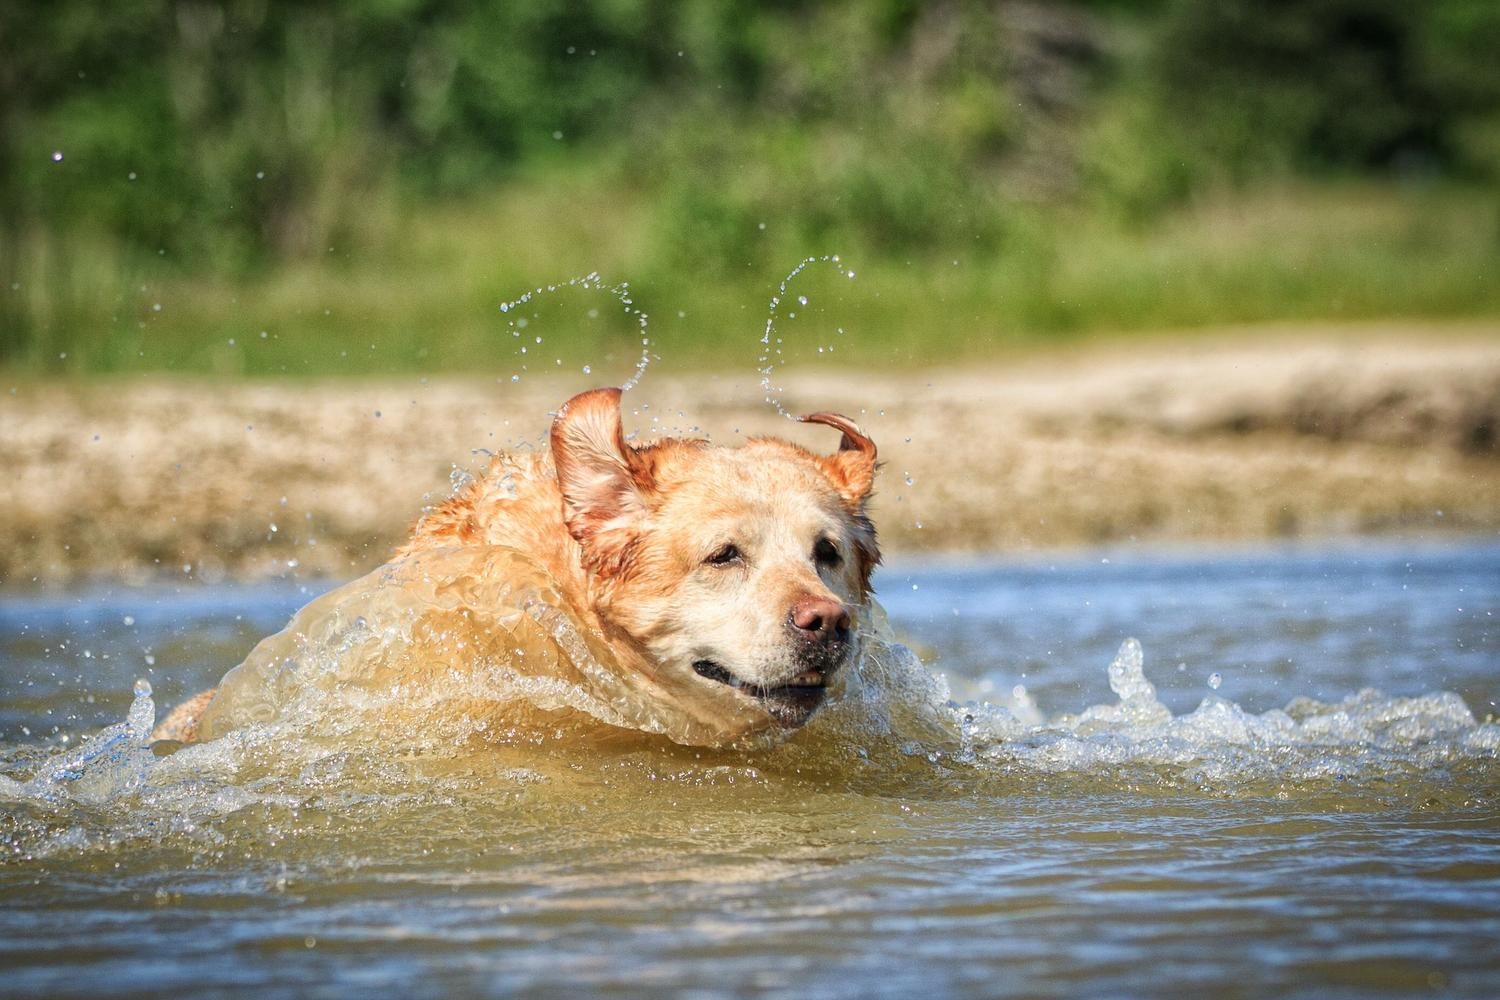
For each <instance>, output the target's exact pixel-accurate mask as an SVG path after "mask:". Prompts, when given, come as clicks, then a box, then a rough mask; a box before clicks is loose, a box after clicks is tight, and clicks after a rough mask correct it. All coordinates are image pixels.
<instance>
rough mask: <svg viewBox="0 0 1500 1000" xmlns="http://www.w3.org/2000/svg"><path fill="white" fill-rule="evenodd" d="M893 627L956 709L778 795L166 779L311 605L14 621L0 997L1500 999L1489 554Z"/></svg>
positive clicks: (869, 743) (925, 578) (978, 587)
mask: <svg viewBox="0 0 1500 1000" xmlns="http://www.w3.org/2000/svg"><path fill="white" fill-rule="evenodd" d="M877 585H878V586H879V588H880V591H881V598H882V601H883V602H884V604H885V606H886V608H887V610H888V612H889V614H890V617H891V619H892V621H893V622H894V623H895V624H896V626H897V628H898V629H899V631H900V632H901V633H902V635H903V636H904V637H905V638H906V639H907V641H908V642H909V643H910V644H911V645H912V647H913V648H914V649H915V650H916V651H917V652H918V653H919V654H920V655H922V656H923V657H924V658H927V659H929V660H933V661H935V662H936V664H937V667H936V669H937V670H938V671H939V672H940V674H941V676H940V677H939V678H938V679H937V680H936V681H934V682H932V683H931V684H930V685H924V684H922V683H918V682H917V681H916V680H913V679H911V678H908V680H909V681H910V683H905V684H896V683H892V682H891V680H890V677H886V678H885V679H884V680H883V681H882V683H881V684H874V683H872V684H871V685H869V686H867V687H866V688H864V689H862V690H863V691H864V695H863V696H862V697H866V703H862V704H860V705H856V706H852V707H851V706H849V705H844V706H841V707H840V708H839V709H837V710H835V711H833V712H830V713H829V714H828V717H827V718H826V719H823V720H820V721H815V722H814V724H813V725H812V726H810V727H809V728H808V730H806V731H804V733H803V734H801V735H800V736H798V737H797V738H796V739H795V740H793V741H792V742H791V743H790V744H788V745H787V746H785V747H783V748H780V749H778V750H774V751H753V752H743V751H734V752H730V751H710V750H702V749H689V748H684V747H676V746H674V745H672V744H669V743H666V742H662V741H659V738H654V739H657V740H658V741H657V742H653V741H652V739H647V738H642V739H638V740H622V741H619V742H618V743H616V744H609V743H607V742H606V743H605V744H603V745H596V746H590V747H587V748H583V749H580V748H578V747H577V746H574V745H560V744H558V743H557V742H555V741H549V740H548V739H546V738H545V734H543V736H542V737H541V738H538V737H537V736H536V734H529V735H528V734H506V733H503V732H489V733H484V734H474V733H469V734H467V735H461V736H459V737H453V739H456V740H457V742H456V743H455V742H452V741H450V736H451V734H447V735H445V736H443V737H442V738H440V739H423V738H420V736H421V734H411V735H412V738H411V739H408V740H399V739H398V740H392V739H390V738H389V734H385V735H383V736H382V737H381V739H379V740H361V739H359V738H358V734H357V733H356V734H348V733H345V734H342V735H340V736H339V737H337V738H322V737H319V736H318V735H317V734H311V735H309V734H305V733H302V734H299V733H297V732H293V731H290V730H288V729H285V728H282V729H278V728H277V727H275V726H268V727H262V728H259V729H257V728H256V727H251V728H250V729H249V730H247V731H246V732H244V733H241V734H237V735H231V736H230V737H228V738H226V739H224V740H220V741H217V742H215V743H212V744H208V745H205V746H199V747H189V748H186V749H182V750H179V751H178V752H176V753H172V754H170V755H167V756H157V755H156V754H154V753H153V752H152V751H151V750H149V749H144V748H142V746H141V744H140V740H139V733H140V731H141V728H142V724H143V719H145V717H146V716H147V715H148V714H149V713H150V712H151V710H152V708H153V705H152V703H153V701H154V702H155V703H156V704H160V705H163V706H165V705H169V704H173V703H175V702H176V701H177V700H179V699H181V698H182V697H184V696H186V695H187V694H190V693H191V692H192V691H194V690H197V689H198V688H200V687H202V686H205V685H207V684H211V683H213V682H214V681H215V680H216V679H217V677H218V675H219V674H221V673H222V672H223V670H224V669H225V668H227V667H228V666H231V665H233V664H234V663H236V662H238V659H239V658H240V657H242V656H243V655H244V653H245V652H246V651H247V650H248V648H249V647H250V645H251V644H252V643H253V642H254V641H255V640H256V639H258V638H259V637H260V636H262V635H264V634H267V633H269V632H272V631H275V630H276V629H277V628H279V627H281V625H282V624H284V622H285V620H286V618H287V617H288V616H289V615H290V613H291V612H292V611H293V610H295V609H296V608H297V607H299V606H300V605H301V604H303V603H305V602H306V601H307V600H308V598H309V597H311V596H313V594H314V593H315V592H316V589H317V588H312V587H306V588H303V587H301V586H299V585H297V584H286V585H282V586H274V587H262V588H254V589H250V588H197V589H180V590H179V589H162V590H156V591H110V590H96V591H90V592H85V593H79V594H71V595H64V596H59V597H16V596H8V597H7V598H6V599H5V600H4V602H3V604H0V774H3V775H4V776H5V778H4V780H3V781H0V852H3V854H0V857H3V860H0V995H6V996H48V997H53V996H69V995H85V994H87V995H97V994H98V993H100V992H108V993H109V994H111V995H131V994H148V993H151V994H155V993H161V992H165V991H169V990H184V991H193V992H195V993H196V992H202V991H203V988H204V987H205V986H211V987H212V988H213V990H215V991H217V992H221V993H232V994H251V993H254V994H256V995H259V996H275V995H290V994H299V995H308V994H313V995H320V994H328V995H348V994H351V993H357V992H361V991H370V992H374V991H379V992H381V993H387V994H391V995H412V996H463V995H497V994H500V995H509V994H513V993H521V994H562V993H572V992H579V991H583V992H589V993H611V994H618V995H651V996H658V995H688V994H691V995H696V996H730V995H743V994H746V993H767V994H773V995H783V996H796V997H819V996H850V995H857V996H864V995H903V996H906V995H921V996H928V995H932V996H939V995H984V996H995V995H1018V996H1019V995H1026V996H1034V995H1059V996H1061V995H1067V996H1095V995H1111V996H1121V995H1162V994H1189V995H1206V996H1258V995H1267V994H1270V995H1277V996H1306V997H1327V996H1375V995H1378V996H1401V995H1427V994H1430V993H1433V992H1438V993H1441V994H1444V995H1456V996H1469V997H1493V996H1496V995H1500V761H1497V756H1500V726H1497V725H1496V724H1494V723H1489V722H1485V721H1484V720H1485V719H1486V717H1487V716H1488V715H1489V714H1490V713H1492V712H1494V711H1495V708H1494V705H1495V702H1496V700H1497V699H1500V669H1497V666H1500V633H1497V630H1496V627H1495V615H1496V612H1497V610H1500V546H1497V545H1495V544H1490V543H1485V544H1471V545H1468V546H1466V547H1462V548H1457V547H1423V546H1416V545H1392V546H1381V547H1372V546H1361V547H1348V548H1340V547H1333V548H1323V549H1316V550H1285V551H1282V550H1260V551H1251V552H1242V553H1228V554H1224V553H1219V554H1207V555H1205V554H1191V553H1188V554H1172V553H1162V552H1156V553H1108V554H1092V555H1085V556H1076V557H1070V558H1067V559H1062V558H1059V559H1055V560H1050V559H1039V560H1035V561H1025V562H1019V563H1018V562H1008V563H963V564H925V565H919V564H906V565H903V564H897V565H894V566H890V567H887V568H885V569H884V570H882V572H881V573H880V575H879V577H878V579H877ZM1132 636H1133V637H1136V638H1138V639H1139V641H1140V645H1139V647H1136V646H1135V645H1134V644H1132V643H1130V642H1128V641H1126V640H1128V639H1129V638H1130V637H1132ZM1117 654H1118V655H1117ZM890 655H891V656H892V657H893V662H900V663H907V664H908V665H909V662H908V661H906V660H904V659H902V658H901V656H900V651H899V647H892V649H891V651H890ZM1138 655H1139V656H1140V657H1143V661H1142V662H1139V663H1138V660H1137V656H1138ZM891 676H894V675H891ZM1215 676H1217V678H1218V684H1217V687H1215V685H1214V678H1215ZM137 678H143V679H147V680H149V682H150V690H149V692H148V690H147V689H146V688H145V687H144V686H143V687H141V688H139V689H138V691H137V692H135V693H133V692H132V684H133V682H134V681H135V680H136V679H137ZM945 685H946V690H945V689H944V686H945ZM1372 688H1378V689H1379V691H1373V690H1369V689H1372ZM1445 692H1446V693H1445ZM91 733H93V734H97V735H95V736H94V738H93V739H90V740H85V739H84V737H85V736H87V735H88V734H91ZM159 749H160V750H164V749H167V748H159ZM85 757H87V758H90V759H87V760H85V759H83V758H85Z"/></svg>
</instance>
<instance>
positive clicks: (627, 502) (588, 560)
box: [551, 388, 653, 575]
mask: <svg viewBox="0 0 1500 1000" xmlns="http://www.w3.org/2000/svg"><path fill="white" fill-rule="evenodd" d="M551 438H552V460H553V462H554V464H556V466H557V485H558V487H559V489H560V490H561V491H562V504H563V521H564V522H565V523H566V524H567V526H568V533H569V534H571V535H572V536H573V537H574V538H576V539H577V540H578V542H579V544H580V545H582V546H583V562H584V565H585V566H588V567H589V568H590V569H593V570H595V571H596V572H598V573H602V574H605V575H613V574H617V573H619V572H620V571H621V570H622V569H623V568H624V567H625V565H626V564H627V563H628V562H629V560H630V556H631V553H632V550H633V548H634V545H635V543H636V540H637V539H638V538H639V533H638V531H637V530H636V529H637V527H638V525H639V522H640V519H641V518H642V517H644V515H645V514H646V510H647V507H646V495H647V494H648V493H649V492H650V491H651V489H652V487H653V483H652V481H651V471H650V468H649V465H648V463H647V462H645V461H643V460H642V458H641V456H640V455H639V454H638V453H637V452H636V450H635V449H634V448H632V447H630V445H628V444H626V443H625V435H624V432H623V431H622V430H621V428H620V390H619V389H616V388H609V389H591V390H589V391H588V392H585V393H580V394H579V395H577V396H574V397H573V398H572V399H570V400H568V401H567V402H566V403H564V404H563V408H562V409H561V410H559V411H558V413H557V418H556V419H555V420H553V421H552V435H551Z"/></svg>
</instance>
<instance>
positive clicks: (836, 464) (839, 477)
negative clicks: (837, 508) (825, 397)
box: [801, 413, 875, 513]
mask: <svg viewBox="0 0 1500 1000" xmlns="http://www.w3.org/2000/svg"><path fill="white" fill-rule="evenodd" d="M801 420H802V422H803V423H808V424H826V425H827V426H829V427H833V428H835V429H837V430H839V431H842V432H843V435H844V436H843V437H842V438H840V439H839V450H838V451H836V452H834V453H833V454H832V455H825V456H823V457H822V458H819V459H818V466H819V467H820V468H821V469H822V470H823V474H824V475H825V476H827V477H828V478H829V479H830V480H832V481H833V485H834V486H836V487H838V491H839V494H840V495H841V496H843V498H844V502H845V503H846V504H848V505H849V507H850V509H852V510H854V511H857V512H860V513H863V511H864V507H865V501H867V500H869V499H870V491H871V489H873V488H874V486H875V442H874V441H871V440H870V439H869V438H867V437H865V435H864V432H863V431H861V430H860V429H859V428H858V427H857V426H855V423H854V421H852V420H850V419H849V418H848V417H842V416H839V415H838V414H837V413H809V414H808V415H807V416H805V417H802V418H801Z"/></svg>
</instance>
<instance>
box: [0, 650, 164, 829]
mask: <svg viewBox="0 0 1500 1000" xmlns="http://www.w3.org/2000/svg"><path fill="white" fill-rule="evenodd" d="M133 693H134V696H135V697H134V700H132V701H131V704H130V710H129V711H128V712H127V713H126V715H125V721H123V722H118V723H116V724H115V725H113V726H107V727H105V728H104V729H101V730H100V731H99V732H97V733H95V734H94V736H93V738H92V739H90V740H88V741H87V742H85V743H84V744H82V745H81V746H78V747H75V748H73V749H72V750H69V751H66V752H64V753H62V754H59V755H58V756H56V757H53V758H51V759H50V760H48V761H47V762H46V763H45V764H44V765H43V766H42V768H41V769H40V770H38V771H37V773H36V774H35V775H34V776H33V777H32V778H31V779H30V780H29V781H26V782H16V781H13V780H11V779H9V778H3V777H0V798H16V799H27V798H31V799H41V800H45V801H57V800H59V799H64V798H71V799H76V800H78V801H81V802H96V803H97V802H105V801H108V800H109V799H113V798H117V797H118V796H120V795H123V794H125V793H128V792H130V791H132V790H133V789H136V788H138V787H140V786H141V785H142V784H143V783H144V782H145V780H146V775H147V773H148V770H149V768H150V764H151V760H152V753H151V750H150V742H151V729H152V727H153V726H154V725H155V724H156V704H155V703H154V702H153V701H152V700H151V684H150V683H149V682H148V681H146V680H144V679H141V680H137V681H136V682H135V687H134V690H133Z"/></svg>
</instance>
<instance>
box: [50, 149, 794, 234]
mask: <svg viewBox="0 0 1500 1000" xmlns="http://www.w3.org/2000/svg"><path fill="white" fill-rule="evenodd" d="M62 158H63V157H62V150H60V149H59V150H57V151H56V152H54V153H53V154H52V162H53V163H61V162H62ZM762 228H764V227H762Z"/></svg>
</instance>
